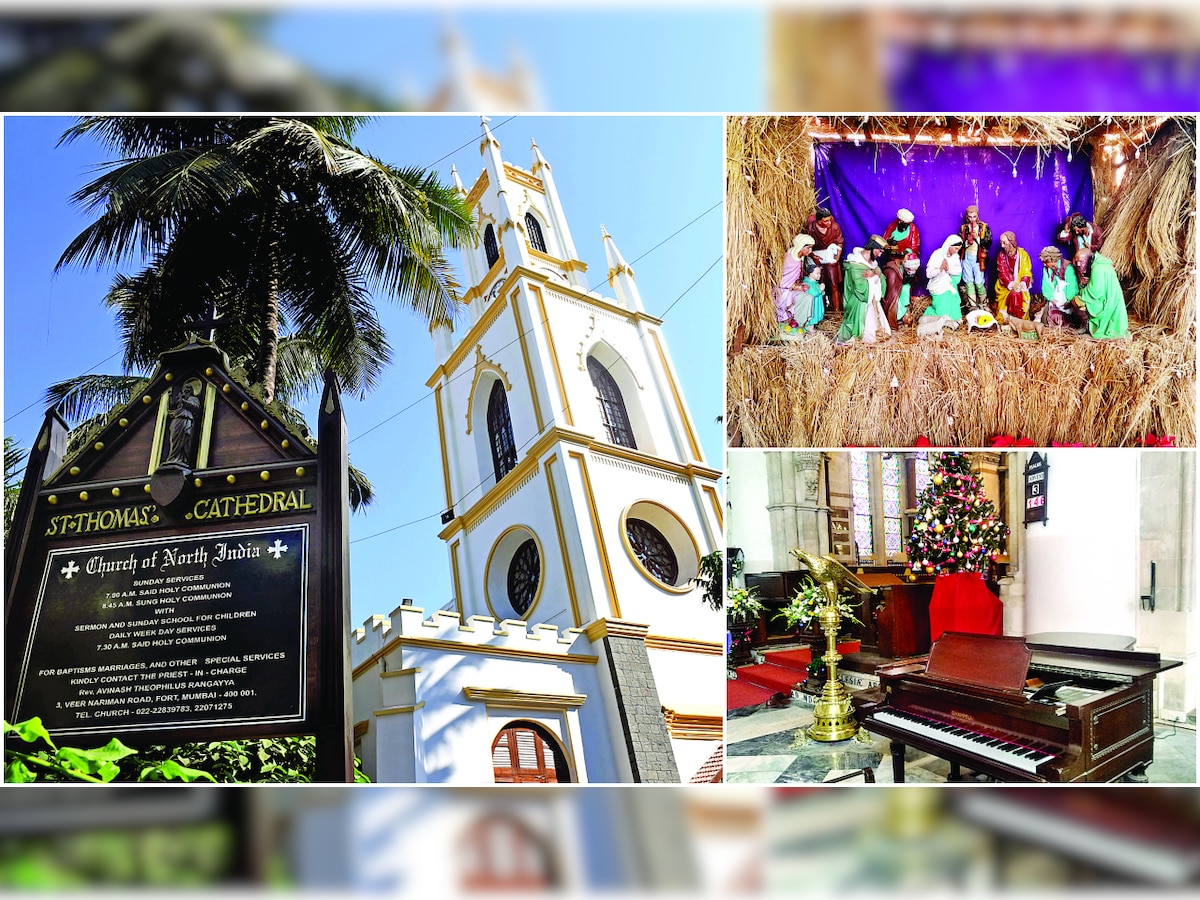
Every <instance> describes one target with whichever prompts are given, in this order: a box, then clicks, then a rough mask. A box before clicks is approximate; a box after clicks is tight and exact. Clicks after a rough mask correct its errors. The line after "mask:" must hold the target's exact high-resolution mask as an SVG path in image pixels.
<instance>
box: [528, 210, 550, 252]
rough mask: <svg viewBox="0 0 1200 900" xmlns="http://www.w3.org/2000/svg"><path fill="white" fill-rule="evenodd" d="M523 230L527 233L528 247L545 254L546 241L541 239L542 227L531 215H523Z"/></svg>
mask: <svg viewBox="0 0 1200 900" xmlns="http://www.w3.org/2000/svg"><path fill="white" fill-rule="evenodd" d="M525 230H526V231H527V232H528V233H529V246H530V247H532V248H533V249H534V250H537V251H538V252H539V253H545V252H546V239H545V238H544V237H542V226H541V223H539V222H538V220H537V218H536V217H535V216H534V214H533V213H525Z"/></svg>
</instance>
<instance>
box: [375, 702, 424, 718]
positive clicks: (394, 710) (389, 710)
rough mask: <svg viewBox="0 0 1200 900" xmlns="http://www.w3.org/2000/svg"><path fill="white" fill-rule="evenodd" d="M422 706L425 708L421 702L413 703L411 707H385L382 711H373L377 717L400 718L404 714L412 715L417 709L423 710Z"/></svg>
mask: <svg viewBox="0 0 1200 900" xmlns="http://www.w3.org/2000/svg"><path fill="white" fill-rule="evenodd" d="M424 706H425V701H424V700H422V701H421V702H420V703H414V704H413V705H412V706H387V707H384V708H383V709H377V710H375V715H377V716H400V715H403V714H404V713H414V712H416V711H417V710H418V709H422V708H424Z"/></svg>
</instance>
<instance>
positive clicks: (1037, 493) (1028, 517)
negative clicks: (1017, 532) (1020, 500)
mask: <svg viewBox="0 0 1200 900" xmlns="http://www.w3.org/2000/svg"><path fill="white" fill-rule="evenodd" d="M1049 472H1050V464H1049V463H1048V462H1047V461H1046V458H1045V457H1043V456H1042V454H1040V453H1036V452H1035V453H1034V454H1033V455H1032V456H1030V457H1029V462H1028V463H1027V464H1026V466H1025V524H1026V525H1029V524H1031V523H1033V522H1041V523H1042V524H1043V525H1045V524H1046V483H1047V482H1046V476H1047V475H1048V474H1049Z"/></svg>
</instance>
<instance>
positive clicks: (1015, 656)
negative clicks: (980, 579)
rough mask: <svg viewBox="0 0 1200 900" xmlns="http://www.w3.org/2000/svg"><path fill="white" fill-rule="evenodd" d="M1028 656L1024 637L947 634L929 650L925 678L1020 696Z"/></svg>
mask: <svg viewBox="0 0 1200 900" xmlns="http://www.w3.org/2000/svg"><path fill="white" fill-rule="evenodd" d="M1031 655H1032V654H1031V653H1030V650H1029V648H1028V647H1027V646H1025V639H1024V638H1020V637H1003V636H1000V635H991V634H966V633H963V632H957V631H947V632H945V633H944V634H943V635H942V636H941V637H940V638H938V639H937V641H936V642H934V645H933V646H932V647H931V648H930V650H929V660H928V662H927V663H926V664H925V676H926V677H927V678H936V679H938V680H939V681H947V682H953V683H955V684H969V685H973V686H975V687H980V688H987V689H988V690H993V691H1002V692H1004V693H1010V694H1014V695H1020V694H1021V693H1022V692H1023V690H1024V688H1025V676H1026V673H1027V672H1028V671H1029V660H1030V657H1031Z"/></svg>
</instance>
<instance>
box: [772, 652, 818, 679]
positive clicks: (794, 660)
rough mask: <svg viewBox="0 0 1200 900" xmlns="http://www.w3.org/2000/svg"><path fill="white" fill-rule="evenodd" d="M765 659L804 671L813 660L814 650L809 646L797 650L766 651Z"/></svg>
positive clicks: (778, 664)
mask: <svg viewBox="0 0 1200 900" xmlns="http://www.w3.org/2000/svg"><path fill="white" fill-rule="evenodd" d="M763 659H765V660H766V661H767V662H769V663H773V664H775V665H777V666H785V667H786V668H789V669H798V670H799V671H801V672H803V671H804V670H805V669H806V668H807V666H808V664H809V663H810V662H812V650H810V649H809V648H808V647H800V648H799V649H796V650H772V651H771V652H769V653H764V654H763ZM801 677H803V676H801Z"/></svg>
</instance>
